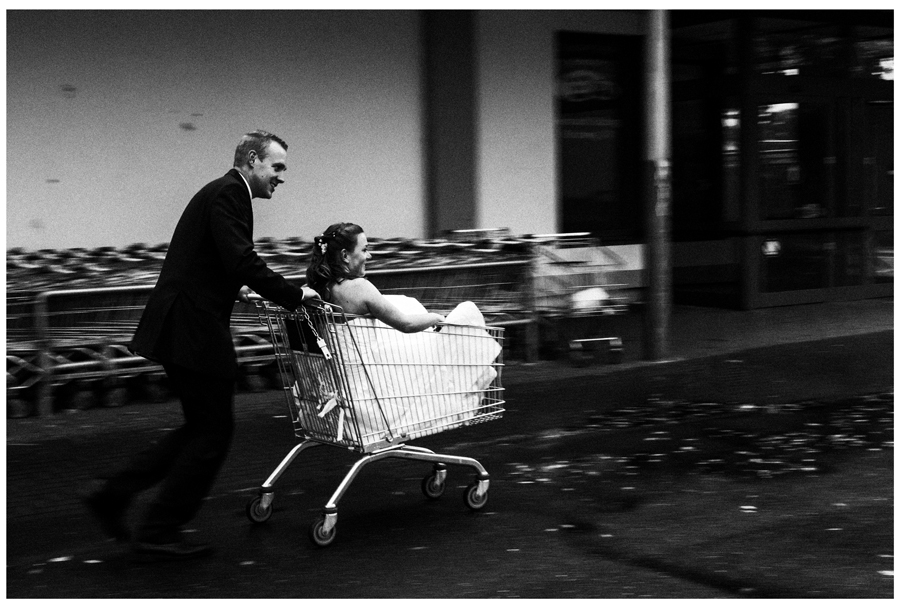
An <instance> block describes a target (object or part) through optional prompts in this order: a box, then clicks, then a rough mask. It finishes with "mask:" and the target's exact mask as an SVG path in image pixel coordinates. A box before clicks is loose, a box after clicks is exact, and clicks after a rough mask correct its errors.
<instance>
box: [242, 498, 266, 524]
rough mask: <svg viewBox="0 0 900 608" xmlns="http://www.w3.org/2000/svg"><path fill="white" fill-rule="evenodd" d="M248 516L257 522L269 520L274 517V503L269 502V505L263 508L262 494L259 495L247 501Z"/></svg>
mask: <svg viewBox="0 0 900 608" xmlns="http://www.w3.org/2000/svg"><path fill="white" fill-rule="evenodd" d="M247 517H249V518H250V521H252V522H254V523H257V524H261V523H263V522H264V521H267V520H268V519H269V518H270V517H272V503H269V506H268V507H265V508H263V506H262V496H257V497H256V498H254V499H253V500H251V501H250V502H249V503H247Z"/></svg>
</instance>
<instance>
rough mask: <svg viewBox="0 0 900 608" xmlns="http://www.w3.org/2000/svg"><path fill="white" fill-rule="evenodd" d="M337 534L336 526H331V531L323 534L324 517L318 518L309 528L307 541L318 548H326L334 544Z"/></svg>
mask: <svg viewBox="0 0 900 608" xmlns="http://www.w3.org/2000/svg"><path fill="white" fill-rule="evenodd" d="M336 534H337V526H332V528H331V530H329V531H328V532H325V516H324V515H322V516H320V517H319V518H318V519H317V520H316V521H314V522H313V523H312V525H311V526H310V527H309V539H310V540H311V541H312V542H314V543H315V544H317V545H318V546H320V547H327V546H328V545H330V544H331V543H333V542H334V537H335V535H336Z"/></svg>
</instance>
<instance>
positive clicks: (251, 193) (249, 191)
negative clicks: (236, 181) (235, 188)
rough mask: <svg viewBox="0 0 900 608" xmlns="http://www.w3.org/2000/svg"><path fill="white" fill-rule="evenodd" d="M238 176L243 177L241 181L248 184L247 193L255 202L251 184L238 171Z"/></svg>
mask: <svg viewBox="0 0 900 608" xmlns="http://www.w3.org/2000/svg"><path fill="white" fill-rule="evenodd" d="M238 175H240V176H241V179H242V180H244V183H245V184H247V192H248V193H249V194H250V200H251V201H252V200H253V191H252V190H251V189H250V182H248V181H247V178H246V177H244V174H243V173H241V172H240V171H238Z"/></svg>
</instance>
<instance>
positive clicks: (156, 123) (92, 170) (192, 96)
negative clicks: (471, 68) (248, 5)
mask: <svg viewBox="0 0 900 608" xmlns="http://www.w3.org/2000/svg"><path fill="white" fill-rule="evenodd" d="M643 19H644V12H643V11H479V12H477V13H476V23H475V35H476V40H475V55H476V57H475V60H476V62H477V70H476V80H477V84H476V94H477V96H478V100H477V108H476V120H477V121H478V125H477V131H476V141H475V145H476V149H477V159H476V195H475V196H476V212H477V217H476V218H475V219H476V226H475V227H478V228H493V227H508V228H510V229H511V230H512V231H513V232H514V233H545V232H554V231H557V230H558V229H559V222H558V219H557V170H556V153H555V150H556V131H555V113H554V87H555V77H554V74H555V51H554V46H553V45H554V33H555V32H556V31H558V30H561V29H568V30H576V31H592V32H601V33H615V34H641V33H642V32H643V28H644V22H643ZM420 36H421V32H420V13H419V12H418V11H333V12H328V11H277V12H269V13H264V12H259V11H252V12H235V11H203V12H169V11H158V12H132V11H111V12H84V11H78V12H71V13H66V12H61V11H27V12H26V11H10V12H8V13H7V43H8V52H7V150H8V156H7V198H6V200H7V213H6V220H7V231H6V237H7V242H6V245H7V248H10V247H25V248H27V249H40V248H70V247H97V246H105V245H108V246H124V245H128V244H131V243H138V242H143V243H160V242H166V241H168V239H169V238H170V237H171V233H172V229H173V228H174V225H175V222H176V221H177V219H178V217H179V214H180V213H181V210H182V209H183V207H184V205H185V204H186V202H187V200H188V199H189V198H190V196H192V195H193V194H194V192H195V191H196V190H197V189H199V188H200V187H201V186H202V185H203V184H205V183H206V182H207V181H209V180H211V179H213V178H215V177H218V176H219V175H221V174H223V173H224V172H225V171H226V170H227V169H228V168H229V167H230V166H231V160H232V154H233V151H234V146H235V145H236V143H237V141H238V139H239V137H240V135H241V134H242V133H244V132H246V131H249V130H252V129H256V128H264V129H268V130H270V131H273V132H275V133H277V134H279V135H280V136H282V137H283V138H284V139H286V140H287V142H288V144H289V151H288V165H289V170H288V174H287V181H286V183H285V184H284V185H283V186H282V187H281V188H279V190H278V191H277V192H276V194H275V197H274V198H273V199H272V200H271V201H257V203H256V204H255V209H256V226H255V236H256V237H257V238H259V237H276V238H283V237H288V236H302V237H307V238H309V237H312V236H314V235H315V234H318V233H319V232H320V231H321V230H322V229H323V228H325V227H326V226H327V225H328V224H330V223H332V222H334V221H339V220H347V221H355V222H357V223H360V224H361V225H363V227H364V228H365V229H366V231H367V233H369V235H370V236H373V237H397V236H399V237H421V236H424V235H425V234H426V233H427V227H426V226H425V225H424V224H425V208H424V207H425V204H424V200H425V195H424V192H425V190H424V189H425V184H424V158H423V141H422V133H423V130H422V121H423V116H422V97H421V95H422V86H421V74H420V70H421V39H420Z"/></svg>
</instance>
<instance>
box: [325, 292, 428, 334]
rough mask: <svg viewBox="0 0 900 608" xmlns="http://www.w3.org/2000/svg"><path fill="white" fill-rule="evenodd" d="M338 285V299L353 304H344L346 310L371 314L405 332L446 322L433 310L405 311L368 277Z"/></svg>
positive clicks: (420, 329) (353, 312)
mask: <svg viewBox="0 0 900 608" xmlns="http://www.w3.org/2000/svg"><path fill="white" fill-rule="evenodd" d="M336 287H338V288H339V289H336V290H334V291H335V292H339V293H335V295H336V296H338V299H340V300H342V301H344V302H347V303H348V304H351V305H350V306H344V309H345V312H349V313H351V314H370V315H372V316H373V317H375V318H376V319H378V320H379V321H381V322H382V323H385V324H387V325H390V326H391V327H393V328H394V329H397V330H399V331H402V332H403V333H407V334H411V333H414V332H417V331H422V330H423V329H427V328H429V327H432V326H433V325H437V324H438V323H443V322H444V317H443V316H442V315H439V314H437V313H433V312H426V313H416V314H409V313H405V312H403V311H402V310H400V309H399V308H398V307H397V306H396V305H395V304H394V303H393V302H391V301H390V300H388V299H387V298H385V297H384V295H382V293H381V292H380V291H378V288H377V287H375V286H374V285H373V284H372V283H370V282H369V281H368V280H367V279H363V278H360V279H352V280H349V281H345V282H344V283H342V284H341V285H339V286H336ZM338 304H340V302H338Z"/></svg>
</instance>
